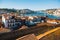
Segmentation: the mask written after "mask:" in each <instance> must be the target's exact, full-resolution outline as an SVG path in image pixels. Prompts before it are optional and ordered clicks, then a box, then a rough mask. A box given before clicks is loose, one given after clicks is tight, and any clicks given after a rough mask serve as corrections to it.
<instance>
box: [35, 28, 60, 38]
mask: <svg viewBox="0 0 60 40" xmlns="http://www.w3.org/2000/svg"><path fill="white" fill-rule="evenodd" d="M59 29H60V27H58V28H55V29H52V30H50V31H47V32H45V33H43V34H40V35H38V36H36V38H37V39H40V38H42V37H44V36H46V35H48V34H51V33H53V32H55V31H57V30H59Z"/></svg>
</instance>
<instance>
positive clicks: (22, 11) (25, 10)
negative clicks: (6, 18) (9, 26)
mask: <svg viewBox="0 0 60 40" xmlns="http://www.w3.org/2000/svg"><path fill="white" fill-rule="evenodd" d="M19 12H20V13H34V11H32V10H30V9H21V10H19Z"/></svg>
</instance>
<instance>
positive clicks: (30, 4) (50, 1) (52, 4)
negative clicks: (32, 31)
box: [0, 0, 60, 10]
mask: <svg viewBox="0 0 60 40" xmlns="http://www.w3.org/2000/svg"><path fill="white" fill-rule="evenodd" d="M59 4H60V0H0V8H14V9H31V10H43V9H52V8H60V5H59Z"/></svg>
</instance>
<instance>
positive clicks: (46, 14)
mask: <svg viewBox="0 0 60 40" xmlns="http://www.w3.org/2000/svg"><path fill="white" fill-rule="evenodd" d="M22 15H23V16H48V18H51V19H60V17H57V16H54V15H50V14H48V13H44V12H36V13H31V14H28V13H26V14H22Z"/></svg>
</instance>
